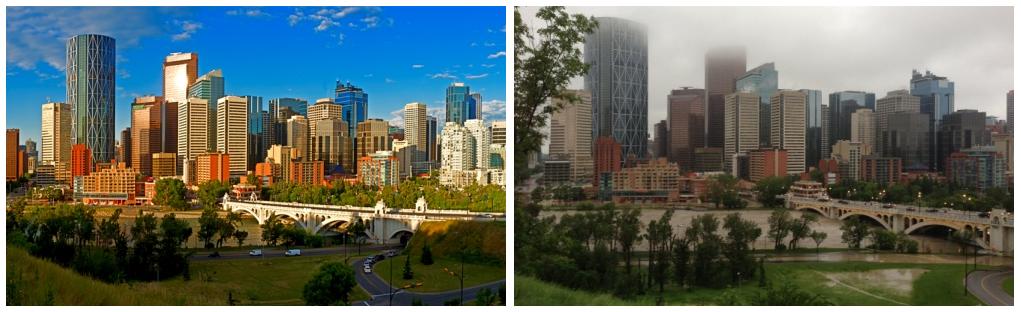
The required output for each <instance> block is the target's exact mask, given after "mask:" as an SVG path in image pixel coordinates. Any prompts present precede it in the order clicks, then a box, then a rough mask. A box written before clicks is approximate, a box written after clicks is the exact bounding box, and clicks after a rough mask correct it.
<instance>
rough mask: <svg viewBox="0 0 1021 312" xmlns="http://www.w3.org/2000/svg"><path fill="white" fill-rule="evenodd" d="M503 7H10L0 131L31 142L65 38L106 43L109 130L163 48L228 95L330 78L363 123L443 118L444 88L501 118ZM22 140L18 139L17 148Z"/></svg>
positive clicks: (322, 93)
mask: <svg viewBox="0 0 1021 312" xmlns="http://www.w3.org/2000/svg"><path fill="white" fill-rule="evenodd" d="M504 21H505V9H504V7H346V8H345V7H87V8H81V7H74V8H70V7H15V8H11V7H8V8H7V128H20V129H21V140H22V141H23V142H24V140H25V139H26V138H32V139H33V140H35V141H36V142H39V131H40V130H39V127H40V106H41V105H42V104H43V103H45V102H46V101H47V99H49V100H50V101H59V102H63V101H64V98H65V82H64V76H65V75H64V63H65V60H64V58H65V56H64V53H65V43H66V39H67V38H68V37H70V36H73V35H76V34H81V33H99V34H105V35H108V36H112V37H114V38H115V39H116V40H117V71H118V78H117V106H116V107H117V109H116V110H117V116H116V123H117V130H118V131H120V130H121V129H124V128H125V127H127V126H128V125H129V124H130V115H129V107H130V104H131V101H132V100H133V99H134V97H136V96H141V95H147V94H159V93H161V92H162V91H161V90H162V89H161V84H162V79H161V76H160V75H161V66H162V61H163V58H164V57H165V56H166V55H167V54H169V53H171V52H196V53H198V55H199V74H200V75H201V74H203V73H206V72H208V71H210V70H213V69H218V68H219V69H222V70H223V75H224V79H225V81H226V92H227V94H230V95H257V96H262V97H263V98H264V101H263V105H264V106H265V105H268V101H269V99H271V98H276V97H298V98H304V99H307V100H309V102H314V101H315V99H318V98H323V97H332V90H333V87H334V84H335V81H336V80H337V79H339V80H340V81H342V82H345V81H349V82H351V83H352V84H354V85H356V86H358V87H361V88H363V89H365V91H366V92H367V93H369V116H370V117H372V118H383V119H387V120H391V122H392V123H396V124H398V125H400V124H402V123H403V121H402V120H401V118H400V110H401V109H402V108H403V107H404V104H406V103H409V102H422V103H425V104H426V105H428V107H429V110H430V114H432V115H435V116H437V117H439V119H440V121H441V122H442V119H443V115H444V113H443V100H444V97H445V91H446V90H445V89H446V86H447V85H449V84H450V83H451V82H454V81H457V82H464V83H466V84H468V85H469V86H470V87H471V88H472V91H473V92H480V93H482V98H483V101H484V102H485V108H484V116H485V117H486V119H487V121H492V120H503V119H504V114H505V104H504V101H505V99H506V83H505V77H506V74H505V73H506V58H505V54H506V33H505V32H506V28H505V26H504V24H505V23H504ZM23 142H22V143H23Z"/></svg>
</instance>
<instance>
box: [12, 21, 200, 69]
mask: <svg viewBox="0 0 1021 312" xmlns="http://www.w3.org/2000/svg"><path fill="white" fill-rule="evenodd" d="M180 10H183V9H182V8H165V13H168V14H176V13H174V12H176V11H180ZM154 14H156V13H154V11H153V10H152V9H150V8H144V7H127V8H126V7H9V8H7V64H8V65H13V66H12V67H16V68H19V69H22V70H33V69H36V68H37V66H38V65H39V64H40V63H42V64H45V65H48V66H49V67H50V68H52V69H54V70H57V71H59V72H63V71H64V62H65V61H66V57H67V56H66V55H64V54H65V53H66V50H65V49H66V47H65V44H67V39H68V38H70V37H71V36H74V35H77V34H83V33H93V34H103V35H107V36H111V37H114V38H116V39H117V50H123V49H125V48H130V47H134V46H137V45H138V43H139V42H140V41H141V39H142V38H145V37H149V36H158V35H160V34H162V33H163V32H164V29H161V26H163V25H161V24H160V23H157V22H154V21H156V20H158V17H157V16H154ZM69 16H74V17H75V18H68V17H69ZM10 70H11V69H10V68H8V71H10Z"/></svg>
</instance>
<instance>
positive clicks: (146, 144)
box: [129, 95, 177, 176]
mask: <svg viewBox="0 0 1021 312" xmlns="http://www.w3.org/2000/svg"><path fill="white" fill-rule="evenodd" d="M166 104H167V103H166V102H164V101H163V97H162V96H155V95H150V96H143V97H137V98H135V101H134V102H133V103H131V143H130V146H131V153H130V154H129V155H130V157H131V158H130V159H131V164H132V168H133V169H135V170H138V173H140V174H141V175H142V176H151V175H152V155H153V154H155V153H161V152H163V133H164V132H163V127H164V119H163V112H164V111H165V110H164V106H165V105H166ZM174 115H175V116H174V117H175V118H176V115H177V111H176V108H175V111H174ZM174 124H177V120H175V122H174ZM176 130H177V129H175V131H176ZM174 145H175V146H176V145H177V142H174ZM175 152H176V151H175Z"/></svg>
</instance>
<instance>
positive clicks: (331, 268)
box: [302, 262, 357, 305]
mask: <svg viewBox="0 0 1021 312" xmlns="http://www.w3.org/2000/svg"><path fill="white" fill-rule="evenodd" d="M355 285H357V284H356V283H355V273H354V270H353V269H352V268H351V266H349V265H347V264H344V263H341V262H329V263H326V264H323V265H322V266H321V267H319V272H316V274H315V275H313V276H312V279H311V280H309V281H308V283H305V287H304V289H303V290H302V298H303V299H305V304H306V305H346V304H348V299H349V297H350V295H351V290H353V289H354V287H355Z"/></svg>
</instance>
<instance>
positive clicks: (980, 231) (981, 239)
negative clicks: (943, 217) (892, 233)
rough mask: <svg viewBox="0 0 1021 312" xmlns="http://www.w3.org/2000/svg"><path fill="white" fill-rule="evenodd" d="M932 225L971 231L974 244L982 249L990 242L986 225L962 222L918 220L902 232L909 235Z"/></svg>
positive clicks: (987, 247) (987, 246) (986, 247)
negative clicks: (962, 223) (980, 225)
mask: <svg viewBox="0 0 1021 312" xmlns="http://www.w3.org/2000/svg"><path fill="white" fill-rule="evenodd" d="M933 227H942V228H946V229H950V230H953V231H966V232H972V233H973V234H974V240H973V241H974V242H975V243H976V244H978V246H979V247H982V248H983V249H989V245H990V244H989V234H988V232H989V228H988V227H985V228H978V227H973V226H972V225H970V224H964V225H963V226H962V225H961V224H957V223H953V222H943V221H933V220H928V221H923V222H919V223H917V224H915V225H912V226H911V227H909V228H906V229H904V233H905V234H908V235H911V234H915V233H917V232H919V231H920V230H922V229H925V228H933Z"/></svg>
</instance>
